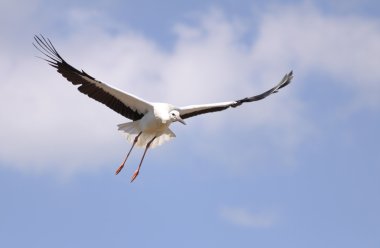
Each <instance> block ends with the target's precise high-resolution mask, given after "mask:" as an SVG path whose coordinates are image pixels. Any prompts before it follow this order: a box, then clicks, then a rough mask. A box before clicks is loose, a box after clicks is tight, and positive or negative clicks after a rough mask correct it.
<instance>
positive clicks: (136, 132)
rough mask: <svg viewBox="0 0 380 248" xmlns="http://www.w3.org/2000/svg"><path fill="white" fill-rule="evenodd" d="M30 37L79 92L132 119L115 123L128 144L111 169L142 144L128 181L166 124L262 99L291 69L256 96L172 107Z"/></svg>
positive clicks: (165, 137) (165, 133)
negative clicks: (107, 79)
mask: <svg viewBox="0 0 380 248" xmlns="http://www.w3.org/2000/svg"><path fill="white" fill-rule="evenodd" d="M34 40H35V43H33V45H34V46H35V48H36V49H37V50H39V51H40V52H41V53H42V54H43V55H45V56H46V57H44V58H42V59H44V60H45V61H47V62H48V63H49V65H51V66H52V67H54V68H56V69H57V71H58V72H59V73H60V74H61V75H62V76H63V77H65V78H66V79H67V80H68V81H70V82H71V83H72V84H73V85H75V86H78V90H79V91H80V92H82V93H83V94H85V95H87V96H88V97H90V98H92V99H94V100H96V101H98V102H101V103H103V104H105V105H106V106H107V107H109V108H111V109H112V110H114V111H115V112H117V113H119V114H121V115H122V116H124V117H126V118H127V119H130V120H132V122H127V123H123V124H119V125H118V130H119V131H121V132H123V133H124V134H125V135H126V137H127V139H128V141H129V142H130V143H132V146H131V148H130V149H129V151H128V153H127V155H126V157H125V159H124V161H123V162H122V163H121V165H120V166H119V167H118V168H117V170H116V172H115V174H116V175H117V174H118V173H119V172H120V171H121V170H122V169H123V167H124V165H125V163H126V161H127V159H128V157H129V155H130V153H131V151H132V149H133V147H135V146H136V147H142V148H145V149H144V153H143V156H142V158H141V161H140V163H139V165H138V167H137V169H136V170H135V172H134V173H133V175H132V178H131V182H133V181H134V180H135V179H136V177H137V176H138V175H139V172H140V168H141V165H142V163H143V161H144V158H145V155H146V152H147V150H148V149H149V148H153V147H156V146H159V145H161V144H163V143H164V142H166V141H169V140H170V139H172V138H174V137H175V134H174V133H173V132H172V131H171V130H170V129H169V126H170V125H171V124H172V123H173V122H180V123H182V124H184V125H185V124H186V123H185V121H184V120H185V119H187V118H190V117H194V116H197V115H201V114H207V113H211V112H217V111H222V110H226V109H228V108H231V107H232V108H236V107H238V106H240V105H242V104H243V103H246V102H254V101H259V100H262V99H264V98H266V97H267V96H269V95H271V94H273V93H276V92H278V90H279V89H281V88H283V87H285V86H286V85H288V84H289V83H290V82H291V80H292V78H293V72H292V71H290V72H289V73H287V74H286V75H285V76H284V77H283V78H282V79H281V81H280V82H279V83H278V84H277V85H276V86H274V87H273V88H271V89H269V90H267V91H265V92H264V93H261V94H259V95H256V96H251V97H245V98H242V99H239V100H235V101H228V102H219V103H211V104H200V105H189V106H185V107H176V106H174V105H172V104H169V103H155V102H149V101H146V100H144V99H142V98H140V97H138V96H135V95H133V94H131V93H127V92H125V91H122V90H119V89H117V88H115V87H112V86H111V85H108V84H105V83H103V82H100V81H98V80H96V79H95V78H94V77H92V76H90V75H89V74H87V73H86V72H84V71H83V70H78V69H76V68H74V67H72V66H71V65H70V64H68V63H67V62H66V61H65V60H64V59H63V58H62V57H61V55H60V54H59V53H58V52H57V50H56V49H55V47H54V46H53V44H52V42H51V41H50V40H49V39H47V38H45V37H44V36H42V35H40V36H37V35H36V36H34Z"/></svg>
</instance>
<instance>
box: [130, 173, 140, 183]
mask: <svg viewBox="0 0 380 248" xmlns="http://www.w3.org/2000/svg"><path fill="white" fill-rule="evenodd" d="M139 172H140V170H136V171H135V173H133V176H132V178H131V183H132V182H133V181H134V180H135V179H136V177H137V176H138V175H139Z"/></svg>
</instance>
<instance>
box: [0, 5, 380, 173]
mask: <svg viewBox="0 0 380 248" xmlns="http://www.w3.org/2000/svg"><path fill="white" fill-rule="evenodd" d="M81 11H82V12H83V10H73V11H71V12H68V13H67V16H68V17H70V18H73V17H74V19H75V18H76V19H75V20H76V22H75V26H76V29H75V30H74V32H72V33H70V34H69V36H67V37H64V38H62V39H56V38H55V37H53V36H52V37H50V38H51V39H52V41H53V42H54V43H55V45H56V48H57V49H58V50H59V51H60V53H61V54H62V55H63V56H64V57H65V58H66V59H67V61H69V62H70V63H72V64H73V65H74V66H76V67H78V68H82V69H84V70H85V71H86V72H88V73H90V74H92V75H93V76H95V77H96V78H98V79H100V80H102V81H104V82H107V83H110V84H112V85H115V86H116V87H118V88H122V89H125V90H127V91H129V92H131V93H134V94H136V95H139V96H141V97H143V98H145V99H147V100H151V101H167V102H171V103H173V104H177V105H180V106H181V105H187V104H196V103H205V102H212V101H225V100H232V99H237V98H239V97H245V96H247V95H250V94H255V93H260V92H261V91H262V90H266V89H268V88H269V87H271V86H272V85H273V84H274V83H276V82H277V81H278V80H279V79H280V78H281V77H282V76H283V74H284V73H286V72H287V71H288V70H289V69H295V80H294V83H293V84H292V85H291V86H289V87H287V88H286V89H284V91H283V92H280V93H279V94H278V95H276V96H274V97H271V98H270V100H266V101H264V102H258V103H256V104H255V105H254V106H252V105H251V107H249V106H245V107H244V110H242V109H241V110H238V109H237V110H235V111H229V112H228V114H215V115H213V116H212V120H213V121H212V122H211V121H209V120H210V118H199V119H197V120H192V121H191V122H193V123H194V124H195V125H197V126H198V128H194V127H193V128H191V127H187V128H189V129H190V131H192V132H194V131H196V132H197V135H198V136H202V135H203V134H205V133H207V135H209V136H211V137H212V138H210V139H209V140H208V143H207V146H208V147H214V149H218V147H219V148H221V147H222V146H223V142H220V141H221V140H222V139H220V138H216V137H217V136H220V135H219V133H220V131H221V130H223V131H224V130H229V129H235V130H238V129H242V130H245V132H246V133H247V136H249V135H251V134H250V133H253V132H255V131H257V128H258V127H264V126H268V125H269V126H271V127H272V128H273V130H274V131H273V137H268V140H269V142H272V143H277V144H275V145H276V146H277V147H278V148H280V150H281V149H282V150H284V151H285V152H284V153H286V152H287V151H289V150H292V149H294V147H296V146H297V145H298V144H299V143H300V142H302V140H303V139H304V138H305V137H307V135H308V133H309V132H310V130H311V129H312V125H311V123H310V122H309V121H308V120H307V119H305V116H304V114H303V113H304V112H305V111H306V110H305V108H306V107H307V106H304V105H303V104H302V102H300V100H299V98H298V97H297V94H299V93H300V92H297V90H299V89H300V88H307V87H306V86H305V84H306V83H307V78H308V75H309V73H310V72H313V71H315V70H321V71H323V72H324V73H328V74H331V75H333V76H334V77H337V78H338V79H339V81H338V83H341V84H342V85H341V87H352V88H354V89H355V90H357V91H358V93H357V97H358V98H360V99H365V100H364V101H365V103H371V104H379V101H378V98H375V97H374V96H375V95H376V93H378V90H379V86H378V84H376V83H375V82H376V81H378V79H379V71H378V70H377V69H376V68H375V67H376V63H375V59H376V58H378V57H379V56H378V55H379V54H378V53H379V51H380V49H379V44H380V38H379V37H380V32H379V30H378V23H377V22H376V21H374V20H370V19H363V18H359V17H355V18H353V17H334V16H326V15H323V14H321V13H320V11H318V10H316V9H315V8H313V7H310V6H303V7H287V8H281V11H280V7H279V9H274V10H271V11H269V12H266V13H263V15H262V17H261V18H260V21H259V23H258V27H257V30H258V32H257V34H255V35H256V36H255V37H256V38H255V39H254V40H253V41H247V40H245V39H244V37H245V36H246V35H247V32H248V34H250V32H249V31H248V29H247V26H249V25H250V24H247V23H245V24H244V25H243V24H242V23H241V22H239V21H231V20H229V19H227V18H226V17H225V15H224V14H223V13H221V12H220V11H218V10H212V11H211V12H210V13H206V14H205V15H204V16H200V17H198V18H199V19H198V20H197V22H196V24H191V25H190V24H183V23H178V24H177V25H175V27H174V30H175V34H176V35H177V36H176V40H175V42H174V43H173V44H174V46H173V49H172V50H169V51H168V50H165V49H162V48H161V47H160V46H159V45H158V44H156V43H155V42H154V41H152V40H151V39H149V38H148V37H144V36H142V35H141V34H139V33H138V32H135V31H133V30H131V29H128V28H125V29H122V27H117V28H118V29H119V32H117V34H111V33H110V32H108V31H107V28H109V27H110V26H112V25H111V24H112V23H113V21H112V18H108V19H110V20H108V21H107V17H105V16H99V13H96V12H95V13H94V12H89V13H86V12H85V13H83V15H82V13H80V12H81ZM280 12H281V13H280ZM78 16H79V17H84V18H78ZM36 18H37V17H36ZM93 18H95V19H97V20H99V19H101V20H103V21H102V22H99V21H98V22H96V23H98V24H99V26H96V27H94V26H92V28H91V29H85V27H86V26H87V24H89V23H91V21H92V19H93ZM101 23H105V27H103V26H102V25H101ZM94 37H96V39H94ZM364 37H365V38H364ZM27 44H28V45H29V44H30V43H29V42H27ZM1 49H3V50H4V53H3V51H1V53H3V54H13V55H12V56H13V57H9V59H8V60H6V61H4V60H2V61H1V62H0V63H1V64H0V65H1V67H0V70H1V71H0V73H1V74H2V77H3V79H4V81H3V82H2V83H1V84H0V92H2V93H1V94H2V97H1V98H0V104H1V105H2V106H7V107H6V108H1V109H0V116H1V119H2V120H3V121H2V124H1V125H2V129H3V130H6V131H5V132H2V133H1V134H0V138H1V141H0V147H1V149H0V160H1V161H4V162H6V163H1V164H2V165H4V164H8V165H10V166H16V167H18V168H22V169H25V168H31V169H41V170H46V169H48V168H49V169H57V168H58V169H60V170H64V171H75V170H78V169H79V170H81V169H88V168H91V167H92V166H93V164H97V165H102V164H105V162H109V163H115V162H118V161H117V160H115V159H116V158H118V156H116V154H117V155H120V154H123V152H124V150H126V146H128V145H127V144H126V143H125V142H124V141H123V140H122V139H121V136H119V134H118V133H117V132H116V127H115V125H116V124H117V123H120V122H124V121H125V120H124V119H123V118H122V117H121V116H118V115H117V114H115V113H113V112H112V111H109V110H108V109H107V108H105V107H104V106H102V105H101V104H99V103H95V102H94V101H93V100H90V99H88V98H87V97H85V96H83V95H81V94H80V93H78V92H76V90H75V88H74V87H73V86H72V85H71V84H70V83H69V82H67V81H66V80H65V79H63V78H62V77H60V76H59V75H58V74H57V73H56V72H55V71H54V70H52V68H48V66H47V65H45V64H44V62H43V61H40V60H37V59H36V58H34V57H33V55H35V54H37V52H36V51H34V50H33V47H31V46H30V51H31V52H30V53H29V54H21V53H18V51H19V50H21V51H25V50H26V48H23V49H19V48H18V45H14V46H12V47H7V46H5V48H4V47H3V48H1ZM10 51H11V52H10ZM291 67H292V68H291ZM301 85H302V87H301ZM147 89H149V90H148V91H147ZM5 93H6V94H5ZM367 95H369V96H371V97H367ZM377 95H378V94H377ZM377 95H376V96H377ZM283 106H286V108H284V107H283ZM247 116H249V117H247ZM232 120H243V121H232ZM199 127H202V128H199ZM199 129H201V130H199ZM279 133H280V134H279ZM252 135H254V134H252ZM203 148H204V147H203V146H202V144H200V145H199V146H197V148H195V149H198V150H199V151H198V152H200V153H203V154H204V153H205V152H204V151H203V150H204V149H203ZM94 154H95V155H94ZM225 156H227V155H225ZM242 157H244V156H242Z"/></svg>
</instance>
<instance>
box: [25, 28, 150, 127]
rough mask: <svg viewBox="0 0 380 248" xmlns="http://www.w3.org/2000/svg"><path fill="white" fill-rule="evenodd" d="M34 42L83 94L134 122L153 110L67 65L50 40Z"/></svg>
mask: <svg viewBox="0 0 380 248" xmlns="http://www.w3.org/2000/svg"><path fill="white" fill-rule="evenodd" d="M34 40H35V42H36V43H33V45H34V46H35V47H36V48H37V50H39V51H40V52H41V53H42V54H44V55H45V56H46V58H43V59H44V60H46V61H47V62H48V63H49V65H51V66H53V67H55V68H57V71H58V72H59V73H60V74H61V75H62V76H64V77H65V78H66V79H67V80H68V81H70V82H71V83H72V84H74V85H79V87H78V90H79V91H80V92H82V93H83V94H86V95H87V96H89V97H91V98H92V99H95V100H96V101H98V102H101V103H103V104H105V105H106V106H107V107H109V108H111V109H112V110H114V111H116V112H117V113H119V114H121V115H122V116H124V117H126V118H128V119H131V120H134V121H135V120H139V119H141V118H142V117H143V116H144V114H145V113H146V112H148V111H149V110H150V109H151V108H152V105H151V104H150V103H149V102H147V101H144V100H143V99H141V98H139V97H137V96H134V95H132V94H129V93H126V92H124V91H121V90H119V89H116V88H114V87H111V86H110V85H108V84H105V83H102V82H100V81H98V80H96V79H95V78H93V77H92V76H90V75H88V74H87V73H86V72H84V71H83V70H82V71H79V70H77V69H75V68H74V67H72V66H71V65H69V64H68V63H66V61H65V60H64V59H63V58H62V57H61V56H60V55H59V54H58V52H57V50H56V49H55V47H54V46H53V44H52V43H51V42H50V40H49V39H46V38H45V37H43V36H42V35H40V36H34Z"/></svg>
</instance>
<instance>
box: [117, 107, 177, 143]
mask: <svg viewBox="0 0 380 248" xmlns="http://www.w3.org/2000/svg"><path fill="white" fill-rule="evenodd" d="M152 106H153V108H152V109H150V110H149V111H148V112H147V113H146V114H145V115H144V117H143V118H141V119H140V120H137V121H133V122H127V123H123V124H119V125H118V129H119V131H121V132H122V133H123V134H124V135H125V136H126V138H127V139H128V141H129V142H131V143H133V141H134V139H135V137H136V136H137V135H138V134H139V133H141V135H140V137H139V139H138V141H137V143H136V144H135V145H136V146H137V147H145V146H146V145H147V143H148V142H149V141H150V140H152V139H153V138H154V137H156V138H155V139H154V140H153V142H152V143H151V145H150V147H151V148H154V147H156V146H159V145H162V144H163V143H164V142H166V141H169V140H171V139H173V138H175V137H176V136H175V134H174V133H173V132H172V131H171V130H170V129H169V126H170V124H171V123H172V119H171V118H170V115H169V112H170V111H172V110H173V109H174V106H172V105H170V104H166V103H153V104H152Z"/></svg>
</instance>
